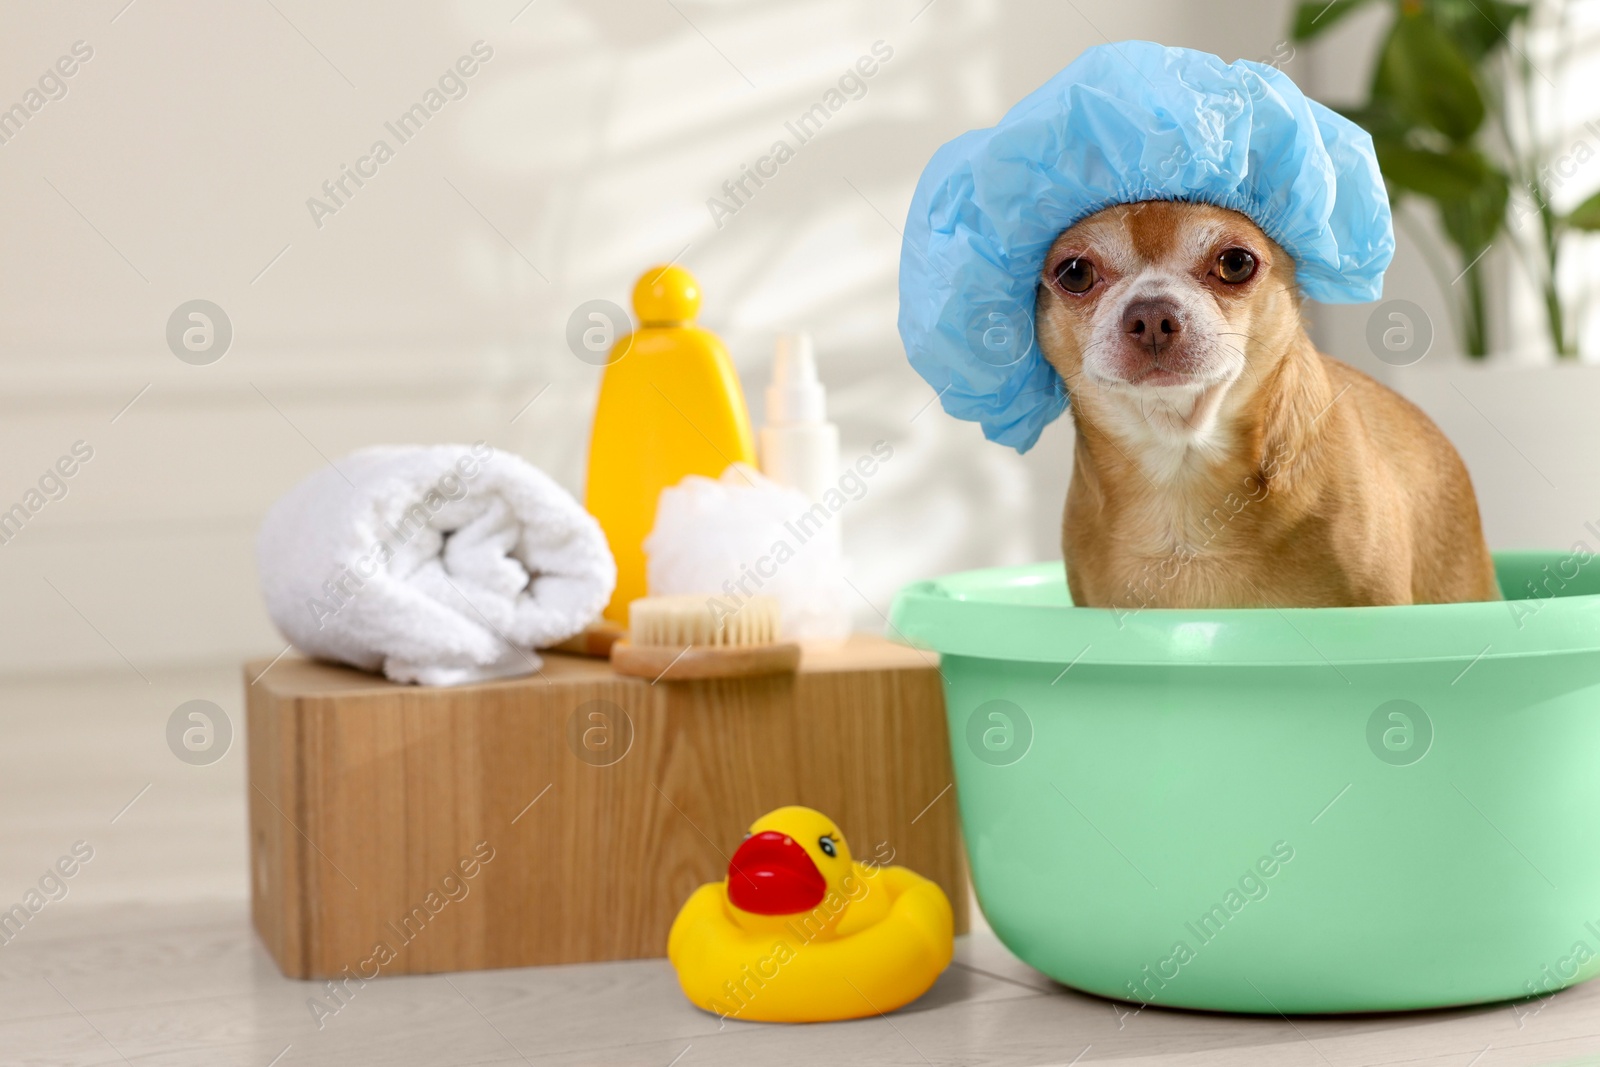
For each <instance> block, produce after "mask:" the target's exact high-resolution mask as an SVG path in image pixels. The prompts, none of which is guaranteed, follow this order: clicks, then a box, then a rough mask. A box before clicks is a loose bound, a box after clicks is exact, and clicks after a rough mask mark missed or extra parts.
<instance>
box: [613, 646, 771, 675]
mask: <svg viewBox="0 0 1600 1067" xmlns="http://www.w3.org/2000/svg"><path fill="white" fill-rule="evenodd" d="M799 666H800V646H799V645H798V644H796V643H794V642H793V641H779V642H777V643H776V644H770V645H733V646H728V647H718V646H714V645H688V646H685V647H677V648H674V647H673V646H671V645H636V644H634V643H633V642H631V641H628V640H621V641H618V642H617V643H616V644H614V645H612V646H611V669H612V670H614V671H616V672H617V673H618V674H626V675H630V676H631V677H634V678H646V679H649V680H650V681H652V682H655V681H663V682H686V681H692V680H694V679H697V678H749V677H751V676H753V675H758V674H792V673H793V672H794V670H795V669H796V668H797V667H799Z"/></svg>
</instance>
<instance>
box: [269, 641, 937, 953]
mask: <svg viewBox="0 0 1600 1067" xmlns="http://www.w3.org/2000/svg"><path fill="white" fill-rule="evenodd" d="M936 662H937V661H936V660H935V659H934V657H933V656H932V654H931V653H921V652H917V651H913V650H911V649H907V648H904V647H901V646H898V645H894V644H891V643H889V642H887V641H884V640H882V639H880V638H876V637H865V636H860V637H856V638H853V639H851V641H849V642H848V643H846V644H845V645H843V646H840V647H836V648H833V649H815V648H808V649H807V650H806V654H805V656H804V658H803V659H802V662H801V665H800V669H799V671H798V672H797V673H795V674H792V675H777V676H767V677H756V678H740V679H724V680H715V681H684V682H667V681H663V682H660V683H657V684H654V685H652V684H651V683H650V682H649V681H646V680H641V679H637V678H626V677H622V676H620V675H617V674H615V673H613V672H612V671H611V669H610V667H609V665H608V664H607V663H606V662H605V661H604V660H598V659H590V658H585V657H581V656H573V655H564V654H560V653H549V654H546V656H545V666H544V669H543V670H542V671H541V672H540V673H539V674H537V675H534V676H531V677H528V678H519V679H513V680H509V681H501V682H493V683H488V684H484V685H474V686H464V687H461V688H454V689H436V688H424V687H417V686H401V685H393V684H390V683H388V682H386V681H384V680H383V679H381V678H377V677H374V676H372V675H369V674H363V673H361V672H358V671H354V670H349V669H346V668H342V667H335V666H330V665H327V664H322V663H316V662H311V661H307V660H299V659H290V658H285V659H284V660H282V661H281V662H279V663H277V664H276V665H275V666H272V667H271V668H270V669H267V667H268V664H267V662H266V661H261V662H258V663H252V664H250V665H248V666H247V667H246V669H245V670H246V682H247V683H251V684H247V685H246V687H245V689H246V692H247V694H248V737H249V777H250V855H251V865H252V878H251V885H252V913H253V916H254V921H255V926H256V929H257V931H258V932H259V933H260V935H261V938H262V940H263V941H264V942H266V945H267V947H268V949H269V950H270V951H271V952H272V955H273V957H274V958H275V959H276V960H277V961H278V965H279V967H281V968H282V970H283V972H284V974H286V975H288V976H290V977H294V978H312V977H315V978H325V977H334V976H337V975H340V974H341V973H344V972H345V971H346V968H348V969H349V973H350V974H353V975H357V976H360V977H367V978H370V977H373V976H374V975H375V974H377V973H382V974H417V973H427V972H434V971H454V970H472V969H477V968H491V967H523V966H530V965H537V964H555V963H577V962H585V961H590V960H612V959H631V958H642V957H650V956H661V955H664V954H665V952H666V940H667V930H668V928H669V927H670V926H671V924H672V919H673V917H674V916H675V915H676V914H677V910H678V908H679V906H680V905H681V904H682V903H683V901H684V900H685V899H687V898H688V896H689V894H690V893H691V892H692V891H693V890H694V889H695V887H696V886H698V885H700V884H701V883H703V882H708V881H715V880H719V879H721V878H722V877H723V876H724V874H725V873H726V870H727V864H728V857H729V855H731V853H732V852H733V850H734V848H736V847H737V846H738V844H739V842H740V840H741V839H742V838H743V836H744V830H745V827H746V826H747V825H749V823H750V822H752V821H753V820H754V819H755V818H756V817H757V816H759V815H761V814H763V813H765V812H766V811H768V810H770V809H772V808H775V807H779V806H781V805H783V804H806V805H809V806H811V807H814V808H817V809H819V810H821V811H823V812H826V813H827V814H828V815H830V816H832V817H833V818H834V819H836V820H837V821H838V823H839V825H840V828H841V829H842V830H843V831H844V833H845V836H846V838H847V839H848V840H849V842H850V845H851V848H852V849H853V850H854V852H855V854H856V856H857V857H858V858H861V859H867V858H871V857H873V856H874V855H878V854H886V853H887V852H888V850H892V851H893V861H892V862H895V863H900V864H904V865H906V866H909V867H911V868H912V869H914V870H916V871H919V872H921V873H922V874H924V875H926V876H927V877H929V878H932V879H933V880H934V881H936V882H938V883H939V884H940V885H941V886H943V887H944V890H945V892H946V893H948V894H949V896H950V901H951V904H952V906H953V907H954V909H955V915H956V924H957V931H958V932H962V931H964V930H965V928H966V916H967V889H966V872H965V866H964V863H963V859H962V853H961V845H960V837H959V819H958V815H957V811H956V804H955V795H954V790H953V789H950V788H949V787H950V784H951V782H952V781H953V780H954V779H953V776H952V773H951V768H950V752H949V746H948V741H947V738H946V729H945V717H944V695H943V687H942V686H941V684H940V680H939V673H938V670H937V667H936ZM263 671H265V674H262V672H263ZM464 872H470V876H468V874H467V873H464Z"/></svg>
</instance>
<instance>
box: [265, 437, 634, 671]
mask: <svg viewBox="0 0 1600 1067" xmlns="http://www.w3.org/2000/svg"><path fill="white" fill-rule="evenodd" d="M256 559H257V565H258V567H259V570H260V577H261V589H262V593H263V594H264V596H265V597H266V601H267V612H268V614H270V615H271V616H272V621H273V622H274V623H276V624H277V626H278V629H279V630H281V631H282V632H283V635H284V636H285V637H286V638H288V639H289V640H290V641H291V642H293V643H294V645H295V647H296V648H299V649H300V650H301V651H302V652H306V653H308V654H310V655H313V656H319V657H322V658H325V659H333V660H338V661H341V662H343V663H349V664H351V665H353V666H356V667H361V668H363V669H365V670H380V669H381V670H382V671H383V673H384V674H386V675H387V676H388V677H389V678H391V679H392V680H394V681H397V682H420V683H422V684H424V685H462V684H465V683H468V682H475V681H483V680H485V679H489V678H503V677H509V676H511V675H517V674H527V673H529V672H532V671H536V670H538V669H539V666H540V663H541V661H540V659H539V656H538V654H537V653H536V652H534V649H536V648H541V647H548V646H549V645H553V644H556V643H558V642H560V641H563V640H565V639H566V638H568V637H571V636H572V635H573V634H575V633H577V632H579V631H580V630H582V629H583V628H584V627H585V626H587V625H588V624H589V623H590V622H593V621H594V619H595V618H596V617H597V616H598V615H599V614H600V612H601V610H602V609H604V607H605V605H606V603H607V601H608V600H610V598H611V591H612V589H613V588H615V586H616V583H617V566H616V562H615V561H614V560H613V559H612V557H611V551H610V549H609V548H608V547H607V545H606V539H605V534H604V533H602V532H601V530H600V525H599V523H597V522H595V520H594V517H593V516H591V515H590V514H589V513H588V512H587V511H585V510H584V509H583V507H582V506H581V505H579V504H578V502H577V501H576V500H574V499H573V498H572V495H571V494H570V493H568V492H567V491H566V490H565V489H562V488H561V487H560V486H559V485H557V484H556V483H555V482H554V481H553V480H551V478H550V477H549V476H548V475H546V474H545V473H544V472H542V471H540V470H538V469H537V468H535V467H533V466H531V465H530V464H529V463H527V462H526V461H525V460H523V459H521V458H519V457H517V456H514V455H511V454H510V453H508V452H502V451H499V450H498V449H494V448H490V447H489V446H488V445H486V444H485V443H483V442H482V441H479V442H478V443H477V444H474V445H472V446H471V447H470V448H469V447H468V446H466V445H428V446H423V445H416V446H406V445H396V446H379V447H375V448H364V449H362V450H360V451H359V452H354V453H352V454H351V455H349V456H346V457H345V458H343V459H341V460H339V461H338V462H337V463H336V464H335V465H334V466H332V467H326V468H324V469H322V470H319V471H317V472H316V473H315V474H312V475H311V476H310V477H308V478H306V479H305V480H304V481H302V482H301V483H300V484H299V485H297V486H295V487H294V488H293V489H291V490H289V492H288V493H287V494H285V495H284V496H283V498H282V499H280V500H279V501H278V502H277V503H276V504H274V505H273V506H272V509H271V510H270V511H268V512H267V517H266V520H265V521H264V522H263V523H262V524H261V532H260V534H259V535H258V537H257V540H256Z"/></svg>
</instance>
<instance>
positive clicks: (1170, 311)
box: [1122, 300, 1183, 353]
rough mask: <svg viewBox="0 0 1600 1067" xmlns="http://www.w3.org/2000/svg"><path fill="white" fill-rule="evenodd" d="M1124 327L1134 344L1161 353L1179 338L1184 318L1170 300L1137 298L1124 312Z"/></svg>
mask: <svg viewBox="0 0 1600 1067" xmlns="http://www.w3.org/2000/svg"><path fill="white" fill-rule="evenodd" d="M1122 329H1123V332H1125V333H1126V334H1127V335H1128V336H1129V337H1130V338H1131V339H1132V340H1133V343H1134V344H1136V345H1141V346H1144V347H1146V348H1149V349H1151V350H1152V351H1154V352H1157V353H1159V352H1160V351H1161V350H1162V349H1163V348H1165V347H1167V346H1168V345H1169V344H1171V343H1172V342H1173V341H1176V340H1177V339H1178V334H1179V333H1181V332H1182V331H1183V319H1182V318H1180V317H1179V315H1178V307H1177V305H1176V304H1174V303H1173V302H1172V301H1170V300H1135V301H1133V302H1132V303H1131V304H1129V305H1128V306H1127V308H1126V309H1125V310H1124V311H1123V312H1122Z"/></svg>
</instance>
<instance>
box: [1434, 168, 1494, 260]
mask: <svg viewBox="0 0 1600 1067" xmlns="http://www.w3.org/2000/svg"><path fill="white" fill-rule="evenodd" d="M1510 198H1511V182H1510V179H1508V178H1507V177H1506V175H1505V174H1504V173H1503V172H1501V171H1499V170H1496V169H1495V168H1494V167H1493V166H1491V165H1488V164H1487V163H1486V164H1485V167H1484V171H1483V176H1482V178H1481V179H1480V181H1479V183H1478V186H1477V188H1476V189H1474V190H1473V191H1472V192H1471V193H1470V194H1468V195H1467V196H1464V197H1455V198H1448V199H1443V200H1440V201H1439V220H1440V221H1441V222H1443V223H1444V230H1445V234H1446V235H1447V236H1449V238H1450V243H1451V244H1453V245H1455V246H1456V248H1457V250H1459V251H1460V253H1461V258H1462V262H1463V263H1472V262H1474V261H1475V260H1477V259H1478V258H1479V256H1480V255H1481V254H1482V253H1483V250H1484V249H1486V248H1488V247H1489V245H1491V244H1492V243H1494V239H1495V236H1496V235H1497V234H1498V233H1499V232H1500V230H1501V227H1503V226H1504V225H1505V221H1506V204H1507V203H1508V202H1509V201H1510Z"/></svg>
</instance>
